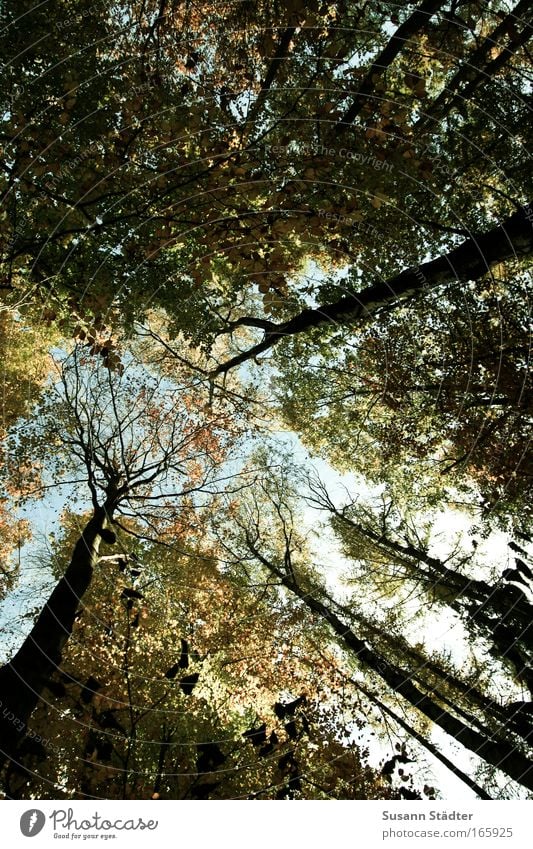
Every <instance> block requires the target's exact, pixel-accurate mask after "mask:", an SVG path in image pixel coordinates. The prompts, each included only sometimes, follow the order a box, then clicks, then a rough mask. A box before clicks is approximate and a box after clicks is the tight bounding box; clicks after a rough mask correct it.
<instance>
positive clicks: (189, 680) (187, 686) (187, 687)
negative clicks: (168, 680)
mask: <svg viewBox="0 0 533 849" xmlns="http://www.w3.org/2000/svg"><path fill="white" fill-rule="evenodd" d="M199 678H200V675H199V674H198V672H193V674H192V675H187V676H186V677H185V678H181V679H180V688H181V689H182V691H183V692H184V693H185V695H186V696H190V695H191V693H192V691H193V690H194V688H195V687H196V685H197V683H198V679H199Z"/></svg>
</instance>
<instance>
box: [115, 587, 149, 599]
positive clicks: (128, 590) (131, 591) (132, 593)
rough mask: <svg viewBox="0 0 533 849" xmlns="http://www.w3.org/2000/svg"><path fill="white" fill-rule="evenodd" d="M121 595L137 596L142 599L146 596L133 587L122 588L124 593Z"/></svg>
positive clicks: (124, 596)
mask: <svg viewBox="0 0 533 849" xmlns="http://www.w3.org/2000/svg"><path fill="white" fill-rule="evenodd" d="M120 597H121V598H137V599H141V598H144V595H143V594H142V593H141V592H139V590H134V589H131V587H124V589H123V590H122V593H121V595H120Z"/></svg>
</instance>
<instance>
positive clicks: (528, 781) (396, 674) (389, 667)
mask: <svg viewBox="0 0 533 849" xmlns="http://www.w3.org/2000/svg"><path fill="white" fill-rule="evenodd" d="M247 543H248V547H249V549H250V551H251V552H252V554H254V555H255V557H256V558H257V559H258V560H259V562H260V563H262V564H263V565H264V566H265V567H266V568H267V569H268V570H269V571H270V572H272V573H273V574H274V575H276V577H277V578H278V579H279V580H280V582H281V583H282V584H283V585H284V586H285V587H286V588H287V589H288V590H289V591H290V592H291V593H293V594H294V595H296V596H297V597H298V598H299V599H300V600H301V601H302V602H303V603H304V604H305V606H306V607H307V608H308V609H309V610H311V611H312V612H313V613H314V614H316V615H317V616H319V617H320V618H321V619H323V620H324V621H325V622H327V623H328V624H329V626H330V627H331V628H332V630H333V631H334V633H335V634H336V635H337V637H338V638H339V639H340V641H341V643H342V644H344V646H345V648H346V649H348V651H349V653H350V654H352V655H354V656H355V658H356V659H357V661H358V662H359V663H360V664H362V665H363V666H364V667H366V668H367V669H369V670H371V671H372V672H373V673H375V674H376V675H378V676H379V677H380V678H381V679H382V680H383V681H384V682H385V683H386V684H387V686H389V687H390V688H391V689H392V690H393V691H394V692H395V693H397V694H398V695H400V696H402V698H404V699H405V700H406V701H407V702H409V704H411V705H412V707H414V708H416V709H417V710H419V711H421V713H423V714H424V715H425V716H427V717H428V719H430V720H431V721H432V722H434V723H435V725H438V726H439V727H440V728H442V729H443V731H445V732H446V733H447V734H449V735H450V736H451V737H453V738H454V739H455V740H457V742H458V743H461V745H463V746H464V747H465V748H467V749H469V750H470V751H471V752H473V753H474V754H475V755H477V756H478V757H480V758H483V760H485V761H486V762H487V763H489V764H491V765H492V766H494V767H496V768H497V769H499V770H501V771H502V772H504V773H505V774H506V775H508V776H509V777H510V778H512V779H513V780H514V781H517V782H518V783H519V784H522V785H523V786H524V787H527V788H528V789H529V790H533V761H531V760H530V759H529V758H528V757H527V756H526V755H524V754H523V753H522V752H521V751H519V749H518V746H517V743H514V742H513V741H512V739H510V740H507V739H506V740H502V739H499V740H494V739H492V737H489V736H487V735H486V734H482V733H480V732H479V731H476V730H474V729H473V728H470V727H469V726H468V725H466V724H465V723H464V722H462V721H461V720H460V719H458V718H457V717H455V716H453V714H451V713H450V712H449V711H448V710H446V709H445V708H444V707H442V706H441V705H439V704H438V703H437V702H436V701H434V700H433V699H432V698H431V697H430V696H428V695H426V694H425V693H424V692H422V691H421V690H419V689H418V687H417V686H416V685H415V684H414V683H413V681H412V676H411V673H409V672H408V671H406V670H403V669H401V668H400V667H398V666H397V665H396V664H395V663H390V662H389V661H388V660H387V659H386V658H385V657H383V656H382V655H381V654H379V652H377V651H376V650H375V649H373V648H372V647H371V646H370V645H368V644H367V643H366V641H365V640H363V639H361V638H360V637H358V636H357V635H356V634H355V633H354V631H353V630H352V629H351V628H350V627H348V626H347V625H346V624H345V623H344V622H343V621H342V620H341V619H339V617H338V616H337V615H336V614H335V613H334V612H333V611H332V610H330V609H329V608H328V607H327V605H325V604H324V603H323V602H322V601H320V600H319V599H317V598H314V597H313V596H312V595H311V594H310V593H309V591H308V590H305V589H303V588H302V587H300V586H299V584H298V583H297V581H296V580H295V579H294V577H292V576H290V575H288V574H286V573H284V572H283V571H282V570H281V569H279V568H277V567H276V566H274V564H273V563H271V562H270V561H269V560H267V558H265V557H264V556H263V555H262V554H261V552H260V551H258V549H257V548H256V547H255V545H254V544H253V542H252V541H251V540H250V538H249V537H248V538H247Z"/></svg>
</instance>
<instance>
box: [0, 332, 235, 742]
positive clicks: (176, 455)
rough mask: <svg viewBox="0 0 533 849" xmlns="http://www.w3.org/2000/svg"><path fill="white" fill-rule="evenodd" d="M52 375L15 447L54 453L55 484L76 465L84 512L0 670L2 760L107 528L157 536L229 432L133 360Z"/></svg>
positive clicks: (195, 496)
mask: <svg viewBox="0 0 533 849" xmlns="http://www.w3.org/2000/svg"><path fill="white" fill-rule="evenodd" d="M59 369H60V371H59V381H58V384H56V387H55V388H54V390H52V392H51V393H50V394H49V395H48V396H47V397H45V398H44V400H43V404H42V412H41V419H39V418H37V419H36V420H35V421H34V422H33V423H30V424H29V425H23V426H22V433H21V434H20V435H19V437H18V442H19V443H20V445H22V446H24V447H25V448H26V450H28V448H30V447H31V450H32V452H33V453H34V454H35V453H36V452H38V451H39V450H41V451H43V452H44V453H45V454H50V450H51V449H54V448H55V449H56V450H57V453H56V454H55V455H54V454H52V464H54V465H55V468H52V469H51V472H52V477H53V478H54V477H55V481H54V483H55V484H56V485H57V484H58V483H59V482H60V481H61V477H62V476H63V477H64V474H63V473H64V472H65V471H67V472H70V471H71V468H69V467H67V469H66V470H65V467H64V462H65V456H66V457H67V458H68V460H69V461H70V463H73V464H74V471H75V474H74V479H72V478H71V483H72V485H73V486H78V485H80V484H81V485H83V486H84V487H86V488H87V490H86V493H87V495H89V496H90V503H91V513H90V515H89V518H88V520H87V522H86V524H85V526H84V527H83V529H82V531H81V533H80V534H79V536H78V538H77V539H76V541H75V542H74V543H73V547H72V554H71V558H70V563H69V565H68V566H67V568H66V570H65V572H64V574H63V575H62V576H61V577H60V579H59V580H58V582H57V584H56V586H55V588H54V589H53V591H52V593H51V595H50V597H49V598H48V600H47V602H46V604H45V605H44V607H43V609H42V611H41V613H40V615H39V617H38V618H37V621H36V622H35V624H34V626H33V628H32V629H31V631H30V633H29V635H28V636H27V637H26V639H25V640H24V641H23V643H22V645H21V646H20V648H19V649H18V651H17V652H16V653H15V655H14V656H13V657H12V658H11V660H10V661H9V663H7V664H6V665H5V666H3V667H2V669H1V670H0V677H1V680H2V688H3V690H4V692H5V693H6V700H5V711H4V713H3V719H2V726H1V728H2V737H1V746H0V749H1V750H2V752H3V754H4V756H6V757H11V756H13V754H14V752H15V751H16V747H17V745H18V744H19V742H20V740H21V738H22V736H23V735H24V732H25V730H26V727H27V723H28V719H29V717H30V716H31V714H32V712H33V710H34V709H35V707H36V705H37V703H38V701H39V697H40V695H41V693H42V691H43V689H44V687H45V686H46V683H47V681H48V680H49V678H50V676H51V674H52V673H53V671H54V669H56V668H57V667H58V666H59V664H60V662H61V656H62V651H63V648H64V646H65V643H66V642H67V640H68V639H69V637H70V635H71V633H72V629H73V627H74V622H75V618H76V615H77V612H78V608H79V605H80V602H81V601H82V599H83V596H84V594H85V592H86V591H87V589H88V588H89V586H90V584H91V580H92V577H93V572H94V567H95V565H96V563H97V560H98V555H99V551H100V545H101V542H102V540H103V541H104V542H105V543H107V544H108V545H113V544H114V543H115V541H116V534H115V533H114V532H113V531H112V530H111V528H110V525H113V524H116V525H117V526H118V527H120V526H121V519H122V518H126V519H128V518H131V517H133V518H137V517H138V516H139V515H140V510H142V520H143V524H144V526H145V527H146V528H147V529H148V531H147V532H148V533H151V532H152V533H153V532H155V533H157V532H158V529H159V531H160V532H162V529H163V528H164V527H165V524H166V523H168V522H176V521H179V519H180V516H181V515H182V514H184V515H187V514H188V513H190V512H191V511H192V512H194V510H195V509H199V508H200V507H201V506H202V504H201V499H202V495H203V494H204V495H207V494H208V493H209V491H210V487H212V486H214V485H215V478H216V474H217V470H218V469H219V467H220V465H221V463H222V461H223V458H224V455H225V451H226V450H227V447H228V446H229V445H230V444H231V443H232V441H233V440H234V438H235V435H236V428H234V427H232V426H231V423H229V428H227V425H228V422H227V420H226V418H225V416H224V414H223V413H222V412H221V411H218V412H217V413H216V414H212V415H211V416H209V415H204V414H203V410H202V407H203V406H204V405H205V402H203V401H202V399H201V397H200V396H199V394H198V393H193V394H191V389H190V388H188V387H187V386H186V385H171V386H168V385H165V383H164V381H163V380H162V379H160V378H155V377H154V378H151V379H150V377H149V376H147V375H142V370H141V368H140V366H137V365H136V364H135V363H134V362H133V363H130V364H129V366H128V367H126V368H121V369H120V370H118V371H115V372H111V371H110V370H109V369H108V368H106V366H105V365H103V364H102V363H98V361H97V362H96V363H95V361H94V358H90V357H87V356H86V355H84V354H82V352H81V351H80V349H79V348H75V349H74V351H73V353H72V354H70V355H68V356H66V357H64V359H63V361H62V362H60V363H59ZM141 377H142V380H141Z"/></svg>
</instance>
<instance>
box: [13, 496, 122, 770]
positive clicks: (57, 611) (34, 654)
mask: <svg viewBox="0 0 533 849" xmlns="http://www.w3.org/2000/svg"><path fill="white" fill-rule="evenodd" d="M109 517H110V513H109V511H107V510H106V509H105V508H104V507H99V508H98V509H97V510H95V511H94V513H93V515H92V517H91V519H90V520H89V521H88V523H87V525H86V526H85V528H84V529H83V532H82V534H81V536H80V537H79V539H78V541H77V542H76V545H75V547H74V551H73V553H72V558H71V561H70V563H69V565H68V567H67V570H66V572H65V574H64V575H63V577H62V578H61V579H60V580H59V581H58V583H57V584H56V586H55V588H54V590H53V591H52V593H51V595H50V597H49V599H48V601H47V602H46V604H45V605H44V607H43V609H42V610H41V613H40V614H39V617H38V619H37V621H36V622H35V624H34V626H33V628H32V629H31V631H30V633H29V634H28V636H27V637H26V639H25V640H24V642H23V643H22V645H21V647H20V649H19V650H18V651H17V653H16V654H15V655H14V657H13V658H12V659H11V660H10V661H9V663H6V664H5V665H4V666H3V667H2V668H1V669H0V700H1V710H2V712H1V714H0V760H1V761H5V760H6V759H9V760H10V759H12V758H13V757H14V756H15V754H16V750H17V747H18V745H19V743H20V742H21V740H22V738H23V737H24V735H25V734H26V730H27V726H28V720H29V719H30V716H31V714H32V713H33V711H34V709H35V708H36V707H37V704H38V703H39V700H40V698H41V694H42V692H43V689H44V687H45V686H46V683H47V681H48V680H49V678H50V675H51V674H52V673H53V672H54V670H55V669H57V667H58V666H59V664H60V663H61V657H62V651H63V648H64V646H65V643H66V642H67V640H68V639H69V637H70V635H71V633H72V629H73V626H74V620H75V616H76V612H77V610H78V608H79V605H80V601H81V599H82V598H83V596H84V594H85V592H86V591H87V589H88V587H89V585H90V583H91V579H92V575H93V568H94V565H95V563H96V561H97V557H98V550H99V547H100V539H101V538H100V531H101V530H102V529H103V528H104V527H105V524H106V520H107V519H108V518H109Z"/></svg>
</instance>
